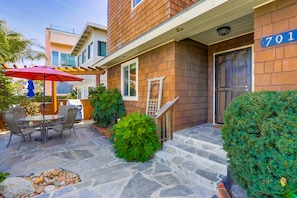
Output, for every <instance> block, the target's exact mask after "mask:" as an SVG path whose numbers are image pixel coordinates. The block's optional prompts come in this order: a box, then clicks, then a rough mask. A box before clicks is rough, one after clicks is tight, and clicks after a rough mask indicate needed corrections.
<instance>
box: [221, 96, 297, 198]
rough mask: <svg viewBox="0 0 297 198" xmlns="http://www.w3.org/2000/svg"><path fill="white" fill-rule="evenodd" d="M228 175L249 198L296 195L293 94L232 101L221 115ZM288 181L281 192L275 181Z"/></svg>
mask: <svg viewBox="0 0 297 198" xmlns="http://www.w3.org/2000/svg"><path fill="white" fill-rule="evenodd" d="M222 137H223V140H224V149H225V150H226V151H227V153H228V157H229V158H230V169H231V175H232V176H233V177H234V179H235V181H236V182H237V183H238V184H239V185H241V186H242V187H243V188H244V189H246V190H247V193H248V195H249V197H285V194H286V193H288V192H292V193H295V194H296V191H297V177H296V175H297V166H296V162H297V155H296V151H297V144H296V142H297V91H286V92H275V91H261V92H255V93H248V94H244V95H242V96H239V97H238V98H236V99H234V100H233V102H232V103H231V104H230V105H229V106H228V108H227V110H226V111H225V114H224V126H223V127H222ZM282 177H285V178H286V179H287V180H288V181H290V182H289V183H288V184H287V185H286V189H285V192H284V191H283V188H282V187H281V186H280V185H279V180H280V179H281V178H282Z"/></svg>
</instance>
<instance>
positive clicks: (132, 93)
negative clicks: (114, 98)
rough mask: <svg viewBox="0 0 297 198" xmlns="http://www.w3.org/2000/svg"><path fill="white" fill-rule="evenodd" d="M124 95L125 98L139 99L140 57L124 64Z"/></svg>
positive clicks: (122, 81) (122, 80)
mask: <svg viewBox="0 0 297 198" xmlns="http://www.w3.org/2000/svg"><path fill="white" fill-rule="evenodd" d="M121 83H122V95H123V99H124V100H137V99H138V91H137V90H138V59H137V58H136V59H133V60H131V61H128V62H126V63H124V64H122V79H121Z"/></svg>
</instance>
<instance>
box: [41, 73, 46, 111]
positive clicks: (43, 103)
mask: <svg viewBox="0 0 297 198" xmlns="http://www.w3.org/2000/svg"><path fill="white" fill-rule="evenodd" d="M44 108H45V75H44V76H43V97H42V115H44Z"/></svg>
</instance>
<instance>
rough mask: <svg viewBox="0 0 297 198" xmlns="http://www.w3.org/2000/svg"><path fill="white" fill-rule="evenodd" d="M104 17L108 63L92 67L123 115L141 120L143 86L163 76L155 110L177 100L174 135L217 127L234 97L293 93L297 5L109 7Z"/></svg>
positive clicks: (254, 0)
mask: <svg viewBox="0 0 297 198" xmlns="http://www.w3.org/2000/svg"><path fill="white" fill-rule="evenodd" d="M108 10H109V12H108V28H107V29H108V31H107V41H108V45H107V46H108V56H107V57H106V58H104V59H103V60H101V61H99V62H98V63H97V64H95V65H96V66H97V67H101V68H105V69H107V70H108V87H109V88H110V89H112V88H118V89H120V90H121V92H122V94H123V99H124V103H125V107H126V111H127V113H131V112H133V111H140V112H142V113H145V111H146V100H147V94H148V81H147V80H148V79H151V78H157V77H162V76H165V79H164V84H163V98H162V105H163V104H165V103H166V102H167V101H170V100H173V99H174V98H175V97H176V96H179V97H180V98H179V100H178V102H177V103H176V104H175V106H174V109H173V120H172V121H173V128H172V129H173V131H177V130H180V129H184V128H188V127H191V126H194V125H198V124H202V123H206V122H209V123H222V122H223V113H224V111H225V109H226V106H227V105H228V104H229V103H230V102H231V101H232V99H234V98H235V97H237V96H238V95H240V94H243V93H246V92H251V91H260V90H278V91H284V90H288V89H296V88H297V69H296V68H297V67H296V60H297V45H296V40H297V23H296V20H297V12H296V10H297V2H296V0H288V1H283V0H250V1H246V0H236V1H234V0H215V1H214V0H203V1H198V0H192V1H188V0H180V1H173V0H165V1H150V0H140V1H134V0H122V1H116V0H109V1H108ZM218 32H220V34H221V35H219V34H218ZM129 81H130V84H129V83H127V82H129ZM131 82H132V83H131ZM134 87H135V89H134ZM131 89H133V90H134V91H132V92H131V91H129V90H131Z"/></svg>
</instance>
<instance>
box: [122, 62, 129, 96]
mask: <svg viewBox="0 0 297 198" xmlns="http://www.w3.org/2000/svg"><path fill="white" fill-rule="evenodd" d="M128 69H129V67H124V69H123V73H124V74H123V75H124V87H123V88H124V96H129V83H128V82H129V70H128Z"/></svg>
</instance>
